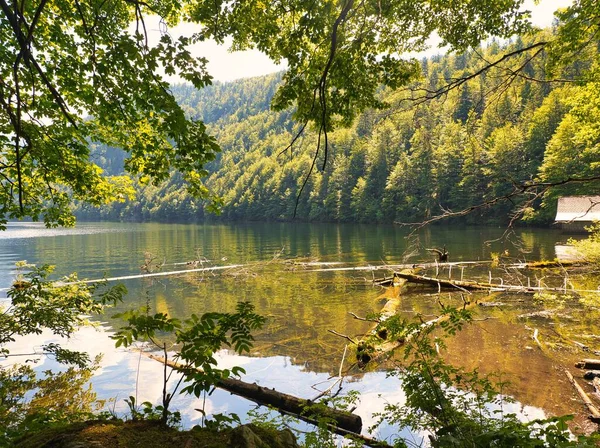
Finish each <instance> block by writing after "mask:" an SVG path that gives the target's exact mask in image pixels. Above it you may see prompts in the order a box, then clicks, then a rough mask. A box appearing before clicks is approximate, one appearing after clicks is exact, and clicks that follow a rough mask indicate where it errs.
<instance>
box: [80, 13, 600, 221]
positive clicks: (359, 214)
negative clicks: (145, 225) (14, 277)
mask: <svg viewBox="0 0 600 448" xmlns="http://www.w3.org/2000/svg"><path fill="white" fill-rule="evenodd" d="M565 26H566V25H565ZM554 39H558V37H557V34H556V32H555V31H553V30H541V31H538V32H536V33H535V34H529V35H523V36H521V37H519V38H517V39H515V40H514V41H513V42H509V43H507V44H506V45H504V46H503V47H501V46H499V45H498V44H497V43H495V44H493V45H492V44H490V45H489V46H488V47H485V48H479V49H478V50H477V52H473V51H467V52H464V53H460V54H449V55H446V56H443V57H442V56H434V57H431V58H429V59H424V60H423V61H421V63H420V64H419V70H420V71H421V72H422V79H421V80H420V81H419V82H415V83H413V84H411V89H412V90H413V91H414V92H416V93H412V94H409V93H408V92H407V91H403V90H400V91H398V90H396V91H395V90H393V89H390V88H383V87H381V88H380V89H378V90H377V101H379V102H381V103H382V104H388V105H389V106H390V108H389V109H388V110H386V111H378V110H377V109H376V108H372V109H367V110H365V111H363V112H362V114H360V115H357V118H356V120H355V121H354V124H352V125H351V126H350V127H349V128H347V129H341V128H339V127H338V129H337V130H336V131H335V132H331V133H329V134H328V144H329V152H328V159H327V164H326V165H325V167H324V169H323V170H321V171H316V170H315V171H314V172H313V174H312V177H311V178H310V179H309V180H308V182H307V184H306V185H305V187H304V190H303V193H302V196H301V197H300V201H299V204H298V209H297V211H296V216H297V217H298V218H301V219H303V220H311V221H341V222H347V221H354V222H393V221H401V222H409V221H421V220H423V219H426V218H428V217H431V216H434V215H438V214H440V213H443V212H444V211H447V210H460V209H465V208H468V207H470V206H473V205H477V204H480V203H482V202H483V201H486V200H492V199H493V198H497V197H502V196H504V195H506V194H508V193H510V192H512V191H513V190H514V188H515V186H516V185H521V184H524V183H528V182H531V181H540V182H561V181H563V180H564V179H566V178H568V177H582V176H597V175H598V174H597V169H596V165H597V163H596V162H595V160H596V159H597V157H596V152H597V151H596V149H597V141H598V139H597V135H596V134H597V132H596V127H597V126H595V123H597V122H598V120H597V119H596V118H597V115H598V114H597V113H596V112H597V111H596V109H597V107H596V106H597V103H598V95H597V89H596V87H595V84H594V83H592V82H589V83H587V84H586V85H583V83H582V85H578V84H577V83H568V82H565V83H549V82H538V81H543V80H547V79H548V78H549V76H550V74H549V72H548V66H547V60H548V58H547V57H546V56H544V55H537V56H535V57H534V53H535V49H536V48H537V47H534V50H530V51H526V52H524V53H522V54H518V55H515V56H513V57H511V58H510V59H508V60H507V61H505V62H503V64H502V66H498V67H494V68H491V69H489V71H487V72H486V73H485V75H484V76H481V77H478V78H473V79H470V80H469V81H467V82H465V83H464V84H463V85H461V86H460V88H456V89H452V90H450V91H449V92H448V94H447V95H444V96H443V97H442V98H436V99H432V100H430V101H428V102H424V103H421V102H420V101H416V104H415V102H412V101H411V99H410V97H411V95H417V94H418V92H422V91H423V89H427V90H428V91H433V90H435V89H439V88H443V87H444V86H446V85H448V83H450V82H452V80H455V79H460V78H461V77H463V76H467V75H469V74H471V73H475V72H477V71H478V70H482V69H483V68H484V67H485V64H486V63H485V62H484V61H495V60H498V59H500V58H501V57H502V54H506V53H510V52H514V51H519V50H520V49H523V48H528V47H529V46H534V45H538V44H540V45H542V43H543V42H546V41H554ZM590 45H591V46H592V47H593V45H592V44H590ZM544 48H546V47H545V46H544ZM552 48H554V47H552ZM553 51H558V50H553ZM590 52H591V53H590ZM590 52H586V53H585V57H582V59H581V61H580V63H581V64H583V65H582V66H581V67H579V68H577V67H576V66H577V64H578V63H575V62H573V63H571V64H563V65H561V66H560V67H559V66H556V67H555V71H554V72H553V73H552V76H554V77H556V78H560V79H563V78H564V80H569V81H575V80H578V79H581V76H582V73H584V72H585V73H589V71H590V70H592V69H593V64H592V62H593V60H594V58H596V57H597V54H598V52H597V49H596V48H592V49H591V50H590ZM588 53H590V54H588ZM581 64H580V65H581ZM586 67H587V68H586ZM508 69H511V70H516V71H519V73H522V74H523V76H521V77H516V78H512V79H511V78H509V79H507V78H506V76H507V70H508ZM288 74H289V73H286V74H285V75H281V74H277V75H271V76H268V77H263V78H255V79H252V80H243V81H238V82H234V83H230V84H226V85H218V86H216V87H215V89H213V90H210V91H208V90H207V91H201V92H197V91H194V90H193V89H192V88H191V87H190V86H185V85H179V86H176V87H174V88H173V92H174V93H175V95H176V96H177V98H178V100H179V101H181V102H182V103H183V104H184V105H185V109H186V112H187V113H188V114H189V115H190V116H194V117H200V116H202V117H210V120H211V124H210V125H209V130H210V132H212V133H214V134H215V137H216V139H217V141H218V142H219V144H220V145H221V147H222V148H223V153H222V154H220V155H219V157H218V158H217V159H216V160H215V161H214V162H212V163H211V164H209V165H207V170H208V171H209V173H210V174H209V177H208V179H207V181H206V186H207V188H209V189H210V190H211V191H212V192H214V193H216V194H218V195H219V196H221V197H222V198H223V203H222V219H225V220H265V219H268V220H288V219H290V218H291V217H292V215H293V212H294V209H295V204H296V199H297V196H298V193H299V191H300V188H301V187H302V183H303V180H304V178H305V176H306V173H307V172H308V170H309V169H310V166H311V165H312V158H313V156H314V149H315V147H316V145H317V141H318V132H316V131H315V132H308V131H305V133H304V135H303V138H301V139H299V140H297V141H296V142H295V143H294V145H292V148H290V149H289V150H288V151H287V152H284V153H282V150H283V149H284V148H286V147H287V146H288V145H289V144H290V142H291V141H292V140H293V139H294V136H295V135H296V133H297V132H298V130H299V127H298V126H291V125H290V124H289V119H290V114H291V110H290V109H286V110H284V111H281V112H277V111H274V110H269V109H268V107H267V103H268V101H266V99H267V96H266V95H267V92H268V93H273V92H274V91H275V90H276V88H277V86H279V85H283V84H285V82H286V76H288ZM282 76H283V78H282ZM282 83H283V84H282ZM286 88H287V87H283V88H282V89H284V90H285V89H286ZM365 95H367V93H366V92H365ZM252 104H255V105H256V106H255V107H254V108H252V107H251V106H250V105H252ZM411 106H413V107H412V108H411ZM359 109H360V108H359ZM299 113H300V112H299ZM205 119H206V118H205ZM339 119H340V120H342V121H343V119H342V118H341V115H340V118H339ZM337 124H341V122H340V123H337ZM332 126H333V124H332ZM322 162H324V160H323V158H322V157H321V156H319V157H317V163H318V165H319V166H320V167H321V168H323V165H322ZM183 186H184V182H183V178H182V177H181V176H177V175H175V176H172V177H171V178H170V179H169V180H168V181H167V182H165V183H163V184H161V185H160V186H158V187H155V186H141V185H137V186H136V188H137V190H138V201H136V202H131V201H126V202H125V203H124V204H118V205H117V206H115V207H113V208H112V209H110V208H101V209H100V210H87V211H86V212H85V213H83V214H82V215H83V216H85V217H86V218H90V219H97V218H109V219H136V220H172V221H195V220H202V219H216V218H214V217H208V216H207V214H206V213H205V207H204V205H203V204H202V203H201V202H198V201H196V200H194V199H193V198H192V197H191V196H189V195H187V194H186V193H185V189H184V188H183ZM593 188H594V187H593V184H592V183H586V182H579V183H574V184H571V185H567V186H563V187H557V188H552V189H550V190H548V191H547V192H546V194H545V197H544V200H543V202H542V203H541V206H542V210H541V212H540V211H539V210H538V206H539V205H540V200H539V199H538V200H535V201H533V203H531V204H526V203H525V200H527V199H528V197H525V198H513V200H512V201H508V200H506V201H503V202H502V204H501V205H498V206H496V207H495V208H493V209H490V210H477V211H474V212H472V213H471V214H470V215H468V216H465V217H461V218H456V219H457V220H458V219H460V221H461V222H466V223H477V224H481V223H483V222H487V223H506V222H508V221H509V220H510V219H511V217H512V216H513V213H514V212H515V211H519V210H521V208H522V207H524V206H527V207H528V208H526V209H525V210H524V211H525V212H526V218H527V219H528V220H529V221H535V222H538V223H548V222H550V221H551V220H553V218H554V213H553V212H554V207H555V204H556V198H557V196H559V195H561V194H566V193H574V194H586V193H590V192H591V193H593V192H594V190H593ZM540 191H541V190H540Z"/></svg>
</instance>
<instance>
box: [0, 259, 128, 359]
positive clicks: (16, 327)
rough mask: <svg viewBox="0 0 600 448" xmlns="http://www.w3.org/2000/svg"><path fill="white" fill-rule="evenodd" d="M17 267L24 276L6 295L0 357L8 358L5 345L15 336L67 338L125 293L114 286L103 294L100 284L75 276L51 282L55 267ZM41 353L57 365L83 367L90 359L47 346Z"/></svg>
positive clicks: (0, 322) (1, 316)
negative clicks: (45, 333)
mask: <svg viewBox="0 0 600 448" xmlns="http://www.w3.org/2000/svg"><path fill="white" fill-rule="evenodd" d="M17 267H18V268H19V269H21V270H25V272H23V273H21V274H19V276H18V278H17V280H16V281H15V282H14V283H13V284H12V286H11V288H10V289H9V290H8V292H7V296H8V297H9V298H10V299H11V302H10V305H9V306H8V307H7V308H6V309H4V310H2V313H1V314H0V354H2V355H4V356H9V355H10V352H9V350H8V349H7V348H6V344H8V343H9V342H12V341H14V340H15V338H16V337H18V336H24V335H28V334H41V333H42V331H43V330H44V329H48V330H51V331H52V332H53V333H54V334H55V335H58V336H62V337H68V336H71V335H72V334H73V333H74V332H75V331H76V330H77V328H79V327H80V326H82V325H87V324H89V320H88V319H87V317H86V316H89V315H92V314H99V313H101V312H102V311H103V310H104V308H105V307H106V306H109V305H114V304H115V303H116V302H118V301H121V300H122V297H123V295H124V294H125V293H126V289H125V287H124V286H123V285H116V286H113V287H110V288H107V289H105V290H103V289H102V288H103V287H104V285H102V284H85V283H83V282H79V281H78V279H77V276H76V275H75V274H73V275H71V276H68V277H65V278H64V279H62V281H60V282H51V281H50V280H48V276H49V275H50V274H51V273H52V271H53V269H54V267H53V266H50V265H44V266H41V267H36V266H35V265H30V264H26V263H25V262H20V263H18V264H17ZM43 352H45V353H46V354H48V355H53V356H54V357H55V358H56V360H57V361H59V362H62V363H66V364H74V365H77V366H79V367H84V366H85V365H86V364H87V363H88V361H89V357H88V356H87V354H85V353H81V352H74V351H71V350H66V349H63V348H61V347H60V346H59V345H58V344H48V345H46V346H44V347H43Z"/></svg>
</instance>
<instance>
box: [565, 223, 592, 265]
mask: <svg viewBox="0 0 600 448" xmlns="http://www.w3.org/2000/svg"><path fill="white" fill-rule="evenodd" d="M586 230H587V231H588V232H589V235H588V237H587V238H586V239H583V240H574V239H571V240H569V244H570V245H573V246H574V247H575V249H576V250H577V252H578V253H579V254H581V255H582V256H583V258H584V259H585V260H586V261H587V262H589V263H593V264H595V265H600V223H599V222H594V223H593V224H592V225H591V226H589V227H586Z"/></svg>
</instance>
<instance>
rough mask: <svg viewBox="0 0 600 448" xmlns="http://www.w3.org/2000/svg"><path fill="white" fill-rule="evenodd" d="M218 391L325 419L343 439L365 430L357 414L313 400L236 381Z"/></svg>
mask: <svg viewBox="0 0 600 448" xmlns="http://www.w3.org/2000/svg"><path fill="white" fill-rule="evenodd" d="M144 354H145V355H146V356H147V357H148V358H150V359H153V360H155V361H158V362H160V363H162V364H165V358H163V357H162V356H156V355H153V354H150V353H144ZM166 364H167V365H168V366H169V367H171V368H173V369H178V370H184V369H185V366H183V365H181V364H178V363H176V362H174V361H169V360H167V361H166ZM216 387H218V388H219V389H224V390H226V391H228V392H231V393H232V394H235V395H239V396H240V397H244V398H246V399H247V400H250V401H253V402H255V403H257V404H259V405H263V406H270V407H272V408H275V409H277V410H279V411H282V412H284V413H286V414H290V415H293V416H294V417H297V418H299V419H301V420H304V421H305V422H308V423H311V424H317V423H318V420H319V419H321V418H322V419H324V420H325V421H330V422H332V424H330V425H329V426H330V429H331V430H332V431H334V432H336V433H338V434H341V435H348V434H349V433H352V434H356V435H359V434H360V432H361V430H362V419H361V418H360V416H358V415H356V414H353V413H351V412H345V411H340V410H337V409H333V408H330V407H328V406H324V405H322V404H318V403H315V402H312V401H310V400H304V399H302V398H298V397H294V396H293V395H288V394H284V393H282V392H278V391H276V390H274V389H269V388H266V387H262V386H259V385H258V384H251V383H246V382H244V381H241V380H236V379H234V378H222V379H220V380H218V382H217V383H216ZM338 428H339V429H341V430H342V431H337V430H336V429H338Z"/></svg>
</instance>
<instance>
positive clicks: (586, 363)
mask: <svg viewBox="0 0 600 448" xmlns="http://www.w3.org/2000/svg"><path fill="white" fill-rule="evenodd" d="M575 367H579V368H580V369H591V370H600V359H582V360H581V361H579V362H577V363H575Z"/></svg>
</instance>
